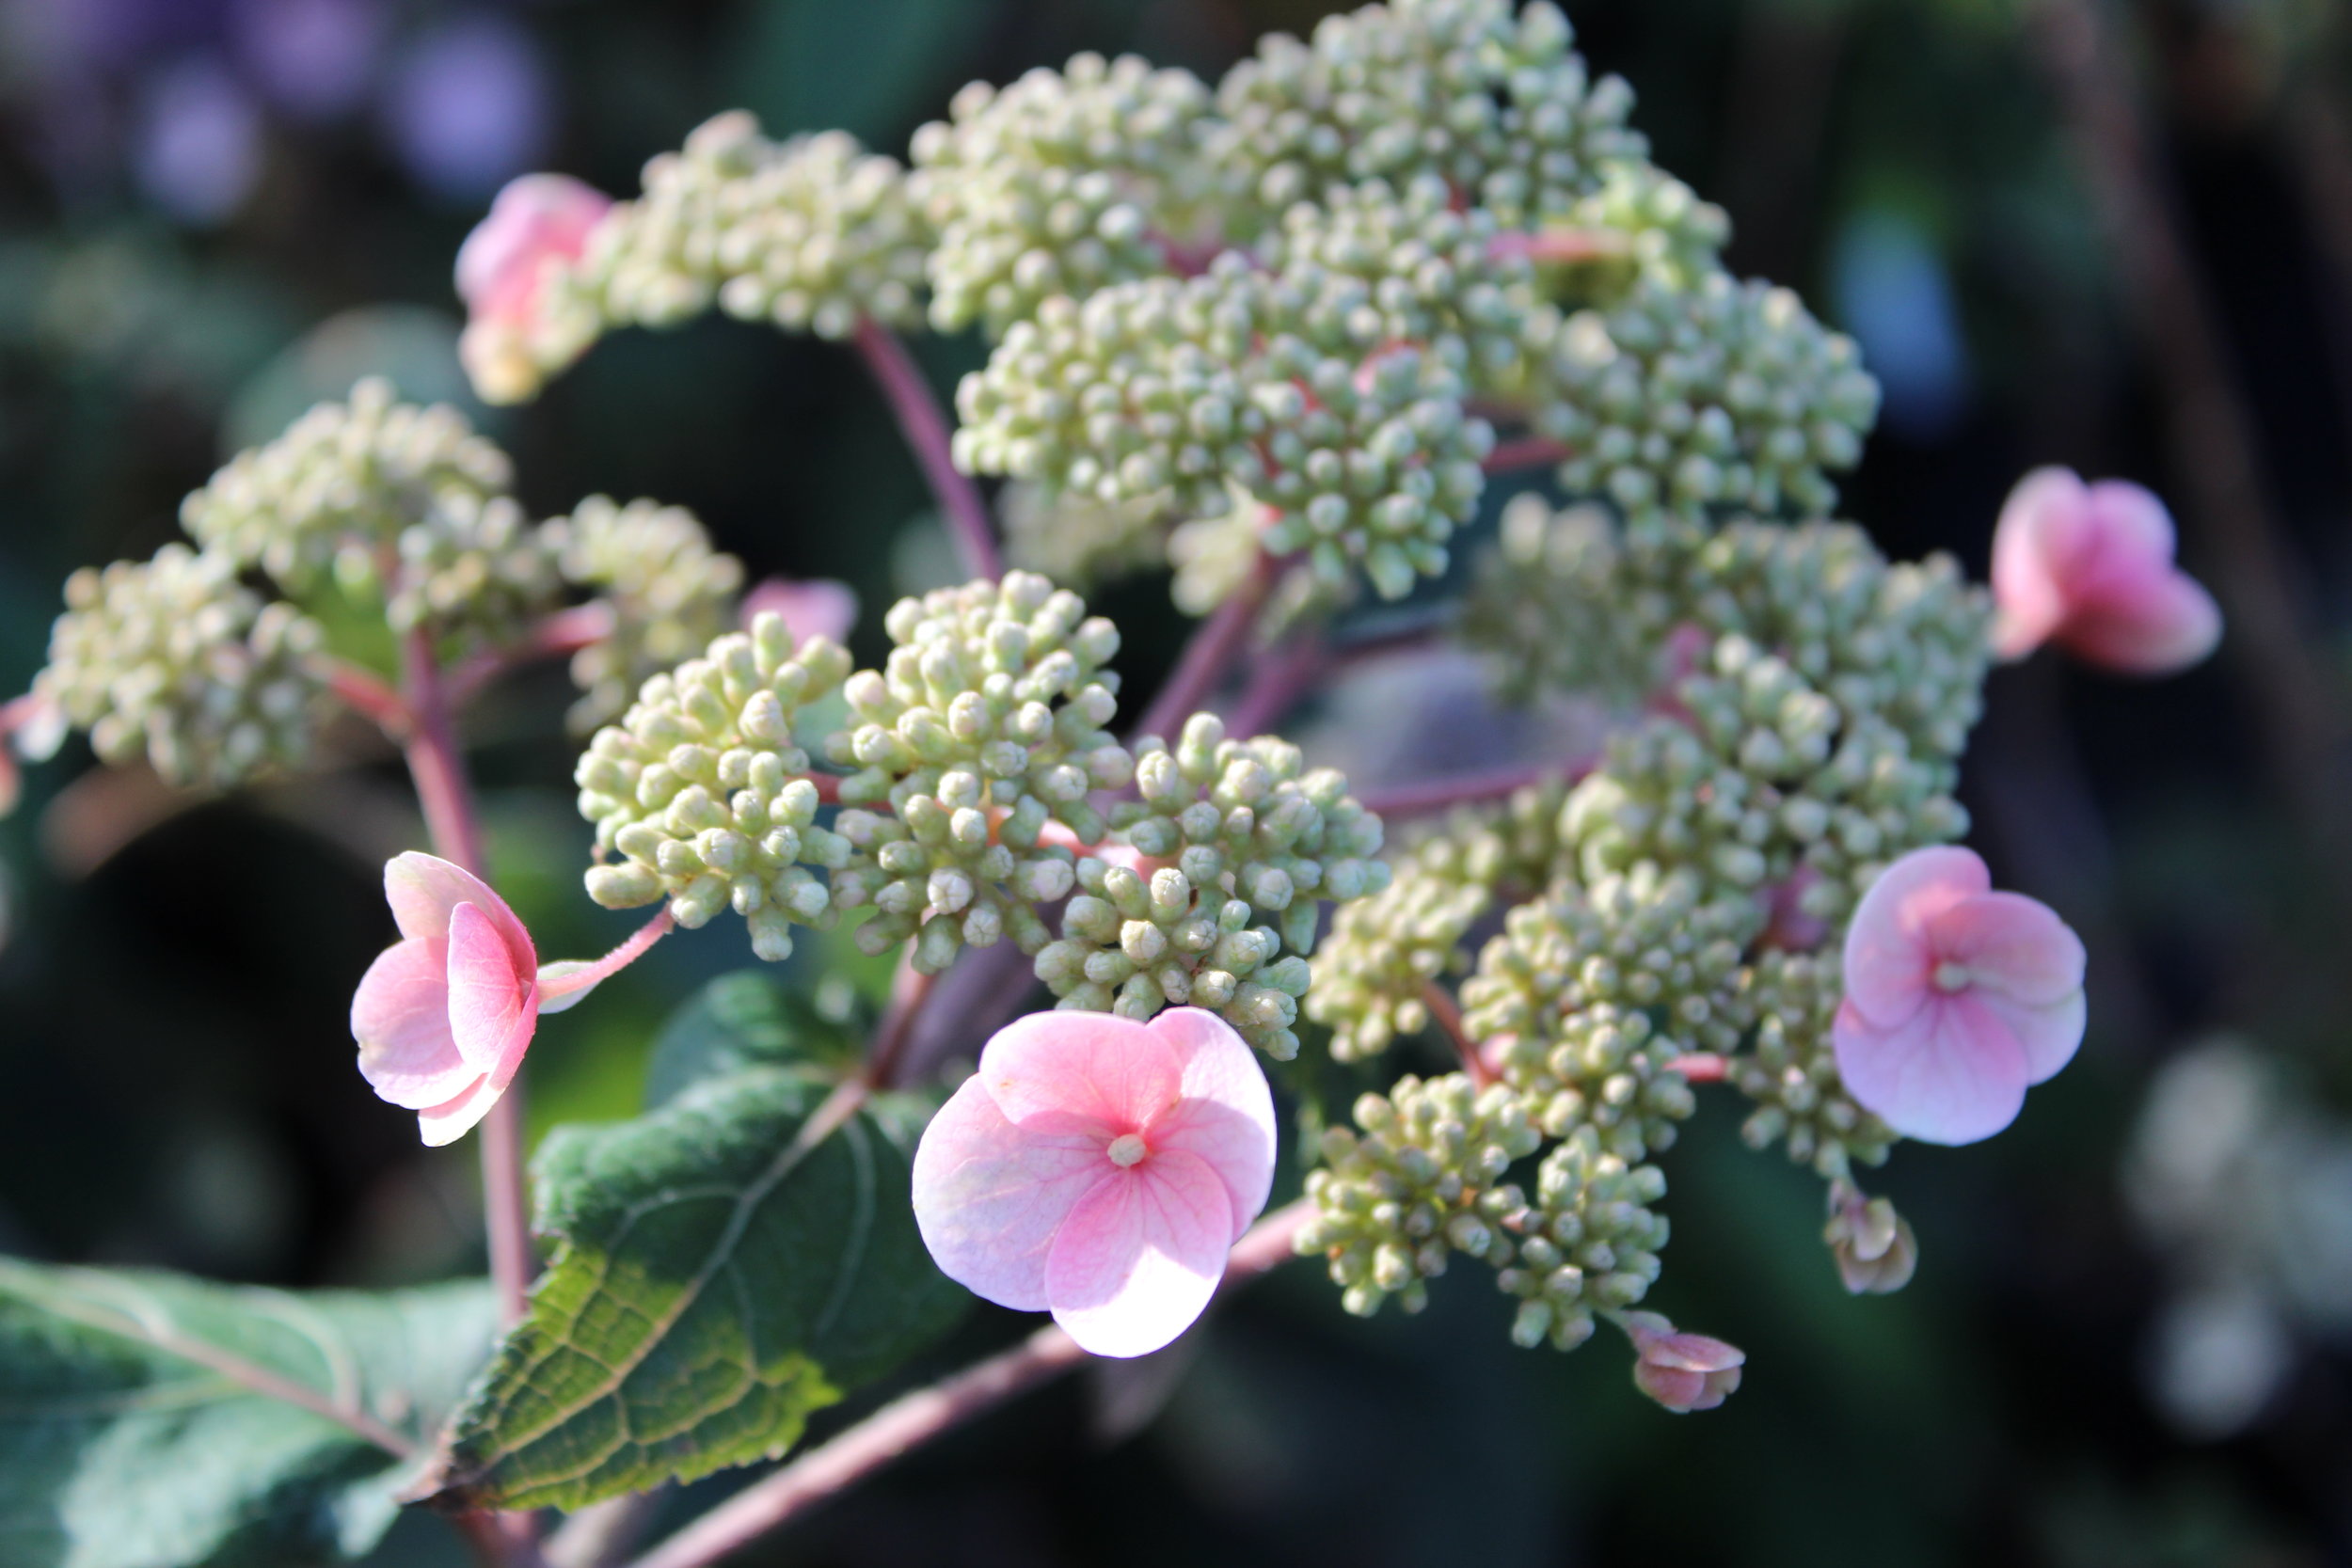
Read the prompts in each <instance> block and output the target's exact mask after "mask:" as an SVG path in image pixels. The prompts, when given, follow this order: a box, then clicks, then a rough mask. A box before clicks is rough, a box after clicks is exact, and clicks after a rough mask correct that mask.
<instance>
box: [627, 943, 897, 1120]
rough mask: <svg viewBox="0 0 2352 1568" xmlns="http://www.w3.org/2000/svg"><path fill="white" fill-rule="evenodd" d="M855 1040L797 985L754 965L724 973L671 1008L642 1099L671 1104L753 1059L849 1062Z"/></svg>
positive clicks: (795, 1063)
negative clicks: (781, 981) (789, 985)
mask: <svg viewBox="0 0 2352 1568" xmlns="http://www.w3.org/2000/svg"><path fill="white" fill-rule="evenodd" d="M856 1050H857V1041H856V1039H854V1038H853V1037H851V1035H850V1030H849V1028H848V1027H847V1026H846V1025H843V1024H840V1023H836V1022H832V1021H830V1020H828V1019H826V1018H824V1017H822V1016H820V1015H819V1014H818V1011H817V1009H816V1007H815V1006H812V1005H811V1004H810V1002H809V1001H808V999H807V997H805V996H804V995H803V994H802V993H801V992H800V991H797V990H790V989H788V988H787V987H784V986H780V985H778V984H777V983H776V982H775V981H774V980H772V979H771V978H770V977H769V976H768V975H767V974H765V973H763V972H761V971H759V970H756V969H739V970H737V971H736V972H735V973H734V974H722V975H720V976H719V977H718V978H717V979H716V980H713V981H711V982H710V984H708V985H707V986H705V987H703V989H702V990H700V991H698V992H696V993H695V995H694V999H693V1000H692V1001H691V1002H689V1003H687V1004H686V1006H683V1007H680V1008H679V1009H678V1010H677V1011H676V1012H675V1013H673V1014H671V1015H670V1018H669V1021H668V1022H665V1023H664V1024H662V1026H661V1033H660V1036H658V1037H656V1038H655V1040H654V1042H653V1059H652V1061H651V1062H650V1063H648V1064H647V1066H646V1069H645V1106H646V1108H647V1109H648V1110H650V1109H653V1108H654V1107H656V1106H660V1105H666V1104H668V1103H669V1102H670V1101H673V1100H675V1099H676V1098H677V1097H678V1096H679V1095H681V1094H683V1093H684V1092H685V1091H686V1090H687V1089H688V1088H690V1087H691V1086H692V1085H695V1084H698V1083H702V1082H703V1081H705V1080H707V1079H711V1078H723V1077H725V1076H727V1075H728V1074H730V1073H735V1072H740V1071H742V1070H744V1069H747V1068H755V1067H801V1068H807V1067H810V1066H812V1065H813V1064H815V1063H818V1062H820V1061H839V1062H844V1063H846V1062H848V1061H849V1060H850V1059H851V1058H852V1057H853V1056H854V1055H855V1053H856Z"/></svg>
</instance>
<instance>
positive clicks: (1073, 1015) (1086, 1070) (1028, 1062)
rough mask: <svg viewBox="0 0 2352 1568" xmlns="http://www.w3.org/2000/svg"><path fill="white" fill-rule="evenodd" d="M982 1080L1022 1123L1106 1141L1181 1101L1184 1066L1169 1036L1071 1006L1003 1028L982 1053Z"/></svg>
mask: <svg viewBox="0 0 2352 1568" xmlns="http://www.w3.org/2000/svg"><path fill="white" fill-rule="evenodd" d="M979 1079H980V1082H981V1083H982V1084H983V1085H986V1086H987V1089H988V1092H989V1095H990V1097H991V1098H992V1099H993V1100H994V1101H996V1108H997V1109H998V1110H1000V1111H1002V1112H1004V1114H1005V1116H1006V1117H1007V1118H1008V1119H1009V1120H1010V1121H1012V1122H1014V1123H1016V1124H1017V1125H1020V1126H1023V1127H1026V1128H1034V1129H1036V1130H1037V1131H1040V1132H1062V1131H1073V1132H1074V1131H1081V1130H1083V1131H1088V1132H1100V1133H1101V1135H1102V1136H1103V1137H1104V1139H1106V1140H1107V1139H1110V1138H1115V1137H1117V1136H1118V1135H1119V1134H1120V1133H1121V1132H1135V1131H1136V1130H1137V1129H1138V1128H1141V1127H1143V1126H1144V1125H1145V1124H1147V1123H1148V1122H1150V1121H1151V1120H1152V1117H1156V1116H1158V1115H1159V1114H1160V1113H1161V1112H1162V1111H1164V1110H1166V1109H1168V1106H1170V1105H1172V1104H1174V1103H1175V1101H1176V1097H1177V1095H1178V1094H1179V1093H1180V1092H1181V1091H1182V1088H1183V1085H1184V1069H1183V1067H1182V1065H1181V1064H1180V1063H1179V1062H1178V1061H1177V1059H1176V1053H1175V1052H1174V1051H1173V1050H1171V1049H1170V1048H1169V1046H1168V1041H1167V1040H1166V1039H1165V1038H1163V1037H1161V1036H1159V1035H1155V1034H1153V1033H1152V1031H1151V1030H1150V1029H1148V1028H1146V1027H1145V1026H1144V1025H1142V1024H1140V1023H1137V1022H1135V1021H1134V1020H1132V1019H1124V1018H1119V1017H1116V1016H1114V1015H1112V1014H1110V1013H1090V1012H1082V1011H1080V1010H1078V1009H1076V1008H1070V1007H1064V1008H1057V1009H1056V1010H1054V1011H1052V1012H1043V1013H1030V1014H1028V1015H1027V1016H1025V1017H1023V1018H1017V1019H1015V1020H1013V1021H1012V1022H1010V1023H1009V1024H1007V1025H1006V1026H1005V1027H1004V1028H1002V1029H1000V1030H998V1031H997V1032H996V1035H995V1037H994V1038H993V1039H991V1040H990V1041H989V1042H988V1045H987V1047H986V1049H984V1050H983V1051H982V1052H981V1053H980V1071H979Z"/></svg>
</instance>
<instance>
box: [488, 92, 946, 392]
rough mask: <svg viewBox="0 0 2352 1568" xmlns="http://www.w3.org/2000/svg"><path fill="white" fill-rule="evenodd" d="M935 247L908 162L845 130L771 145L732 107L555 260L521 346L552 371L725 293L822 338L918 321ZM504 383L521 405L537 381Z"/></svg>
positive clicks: (748, 309)
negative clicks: (864, 320) (574, 251)
mask: <svg viewBox="0 0 2352 1568" xmlns="http://www.w3.org/2000/svg"><path fill="white" fill-rule="evenodd" d="M930 244H931V239H930V232H929V230H928V229H927V228H926V227H925V225H924V224H923V222H922V220H921V218H920V216H919V214H917V212H916V210H915V206H914V201H913V200H912V198H910V196H909V193H908V189H907V181H906V172H905V170H904V169H902V168H901V167H900V166H899V165H898V161H897V160H896V159H893V158H888V157H884V156H882V155H881V154H879V153H873V152H867V151H866V150H864V149H862V148H860V147H859V146H858V143H857V140H856V138H855V137H853V136H851V135H848V134H847V133H846V132H840V131H828V132H824V133H822V134H820V135H809V136H795V137H793V138H791V139H790V140H788V141H784V142H776V141H771V140H770V139H769V138H767V137H765V136H763V135H760V132H759V122H758V121H757V120H756V119H755V118H753V116H751V115H750V114H748V113H746V112H744V111H742V110H733V111H730V112H728V113H726V114H723V115H720V116H718V117H717V118H716V119H711V120H709V121H708V122H707V123H705V124H704V125H701V126H699V127H697V128H696V129H695V131H694V132H693V133H692V134H691V135H689V136H688V137H687V138H686V144H685V146H684V147H683V148H682V149H680V150H678V151H676V152H674V153H663V154H661V155H660V156H659V157H657V158H655V159H654V160H653V161H652V162H650V163H648V164H647V165H646V166H645V174H644V194H643V195H642V196H641V197H639V198H637V199H636V200H634V201H625V202H620V203H617V204H616V205H614V207H613V208H612V211H611V212H610V213H608V214H605V216H604V217H603V218H602V219H601V220H600V221H599V222H598V223H597V225H596V228H595V229H594V230H592V231H591V232H590V234H589V236H588V240H587V244H586V246H585V248H584V249H583V250H582V252H581V254H580V257H579V258H578V259H577V260H576V261H568V262H564V261H554V262H550V263H549V264H548V267H547V277H548V286H547V288H546V290H545V292H544V293H543V295H542V296H541V297H540V298H539V300H538V301H537V302H536V303H535V305H534V307H533V309H532V319H531V321H530V322H529V323H528V324H526V329H525V332H524V340H525V347H526V350H527V352H528V354H529V356H530V358H531V360H532V362H533V363H534V364H535V365H536V366H537V369H538V372H539V374H540V375H541V376H545V375H547V374H549V373H552V372H555V371H558V370H561V369H562V368H563V367H564V366H565V365H568V364H569V363H570V362H571V361H572V360H574V359H576V358H578V357H579V356H580V354H582V353H584V352H585V351H586V349H587V348H588V346H589V344H590V343H592V342H594V341H596V338H597V337H598V336H600V335H601V334H602V333H603V332H605V331H606V330H607V329H609V328H611V327H614V326H620V325H641V326H671V325H676V324H678V323H680V322H683V321H686V320H688V319H690V318H691V317H693V316H696V315H700V314H701V313H702V312H704V311H706V310H707V309H711V307H712V306H713V305H716V306H717V307H718V308H719V309H723V310H724V311H726V312H727V313H728V314H729V315H732V316H737V317H740V318H742V319H743V320H746V321H764V322H768V323H771V324H772V325H776V326H779V327H782V328H784V329H785V330H787V331H791V332H809V333H814V334H816V335H817V336H818V337H820V338H847V337H849V336H850V333H852V332H853V331H855V330H856V328H857V324H858V321H859V319H860V318H861V317H871V318H873V319H874V320H875V321H878V322H882V323H883V324H885V325H892V326H908V325H914V324H915V323H917V322H919V321H920V320H921V319H922V309H923V307H922V288H923V264H924V257H925V256H926V255H927V254H928V252H929V250H930ZM489 390H491V388H485V395H486V394H487V392H488V391H489ZM499 390H501V391H502V392H503V393H504V394H505V396H504V397H503V398H502V399H501V401H514V400H516V399H517V398H522V397H528V396H530V395H532V393H533V392H535V391H536V390H537V386H536V384H535V383H533V382H529V381H525V382H521V383H518V384H517V385H515V386H512V387H508V388H499Z"/></svg>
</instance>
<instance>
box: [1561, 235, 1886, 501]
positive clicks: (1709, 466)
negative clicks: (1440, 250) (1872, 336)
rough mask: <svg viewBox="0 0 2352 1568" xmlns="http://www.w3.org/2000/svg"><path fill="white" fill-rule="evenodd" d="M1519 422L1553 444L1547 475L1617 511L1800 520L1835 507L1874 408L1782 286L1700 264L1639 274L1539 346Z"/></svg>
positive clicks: (1856, 369) (1845, 360)
mask: <svg viewBox="0 0 2352 1568" xmlns="http://www.w3.org/2000/svg"><path fill="white" fill-rule="evenodd" d="M1539 377H1540V379H1541V381H1542V383H1543V385H1544V391H1543V393H1542V395H1540V396H1539V397H1538V398H1537V399H1536V401H1535V404H1534V409H1533V413H1532V420H1531V422H1532V424H1533V425H1534V430H1535V432H1536V434H1538V435H1540V436H1549V437H1551V438H1552V439H1553V440H1555V441H1559V442H1562V443H1563V444H1565V446H1566V447H1567V448H1568V451H1569V455H1568V457H1567V459H1566V461H1565V462H1564V463H1562V464H1561V466H1560V482H1561V483H1562V484H1563V485H1564V486H1565V488H1566V489H1567V490H1568V491H1569V492H1571V493H1572V494H1577V495H1589V496H1598V497H1602V498H1605V499H1608V500H1609V501H1611V502H1612V503H1613V504H1614V505H1615V506H1617V507H1618V508H1619V509H1620V510H1622V511H1623V512H1624V513H1626V514H1627V515H1629V516H1632V517H1645V516H1647V515H1652V514H1655V513H1658V512H1661V511H1665V512H1673V513H1677V514H1683V515H1700V514H1702V513H1704V512H1706V511H1707V510H1708V509H1710V508H1724V509H1734V510H1743V511H1752V512H1757V513H1764V514H1772V513H1775V512H1779V511H1781V510H1783V509H1784V508H1788V509H1793V510H1795V511H1797V512H1799V513H1801V514H1803V515H1818V514H1820V513H1821V512H1824V511H1826V510H1828V509H1829V508H1830V507H1832V506H1834V505H1835V504H1836V499H1837V490H1836V486H1835V485H1834V484H1832V483H1830V481H1829V478H1828V472H1829V471H1830V470H1833V469H1838V468H1847V467H1852V465H1853V463H1854V461H1855V459H1856V458H1858V457H1859V456H1860V455H1861V453H1862V438H1863V436H1865V435H1866V434H1867V432H1868V430H1869V428H1870V426H1871V424H1872V423H1873V422H1874V421H1875V420H1877V418H1878V402H1879V392H1878V383H1877V382H1876V381H1874V380H1873V379H1872V378H1871V377H1870V374H1869V372H1867V371H1865V370H1863V368H1862V362H1861V358H1860V356H1859V354H1858V353H1857V351H1856V350H1855V348H1854V344H1853V341H1852V340H1851V339H1850V338H1847V337H1844V336H1842V335H1840V334H1838V333H1834V332H1831V331H1829V330H1827V329H1826V328H1824V327H1823V326H1822V325H1820V323H1819V322H1817V321H1815V320H1814V319H1813V317H1812V316H1811V315H1810V314H1809V313H1808V312H1807V311H1806V310H1805V309H1804V304H1803V303H1802V302H1801V301H1799V299H1798V298H1797V296H1796V295H1795V294H1794V293H1790V292H1789V291H1788V290H1787V289H1778V288H1772V287H1771V286H1769V285H1767V284H1763V283H1755V282H1750V283H1740V282H1738V281H1736V280H1735V279H1733V278H1732V277H1730V276H1729V275H1728V274H1725V273H1721V272H1714V273H1709V274H1708V275H1707V276H1706V277H1703V278H1701V279H1699V280H1698V281H1697V282H1695V283H1693V284H1691V285H1688V286H1677V285H1675V284H1672V283H1670V282H1667V281H1665V280H1663V279H1662V278H1651V279H1645V281H1644V282H1642V283H1641V284H1640V285H1639V286H1638V287H1636V288H1635V289H1634V291H1633V292H1632V293H1631V294H1630V295H1629V297H1628V298H1627V299H1626V300H1625V301H1624V302H1623V303H1621V304H1619V305H1616V306H1614V307H1613V308H1611V309H1588V310H1581V311H1579V312H1577V313H1576V314H1574V315H1571V316H1569V317H1567V318H1566V319H1565V321H1562V322H1560V323H1559V324H1558V325H1557V326H1556V328H1554V329H1553V330H1552V331H1551V333H1550V335H1549V341H1548V343H1546V344H1545V345H1544V353H1543V358H1542V364H1541V369H1540V372H1539Z"/></svg>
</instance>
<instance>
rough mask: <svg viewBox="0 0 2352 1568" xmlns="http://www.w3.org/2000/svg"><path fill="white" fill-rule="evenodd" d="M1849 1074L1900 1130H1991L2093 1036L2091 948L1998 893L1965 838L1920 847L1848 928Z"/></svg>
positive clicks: (1842, 1023)
mask: <svg viewBox="0 0 2352 1568" xmlns="http://www.w3.org/2000/svg"><path fill="white" fill-rule="evenodd" d="M1845 981H1846V999H1845V1002H1844V1003H1843V1004H1842V1005H1841V1006H1839V1008H1838V1010H1837V1019H1836V1049H1837V1071H1838V1076H1839V1077H1840V1078H1842V1079H1843V1080H1844V1081H1845V1085H1846V1089H1847V1091H1848V1092H1849V1093H1851V1095H1852V1096H1853V1098H1854V1100H1855V1101H1857V1102H1858V1103H1860V1104H1861V1105H1863V1106H1864V1107H1866V1108H1867V1109H1868V1110H1870V1111H1872V1112H1874V1113H1876V1114H1877V1116H1878V1117H1879V1118H1880V1119H1881V1120H1883V1121H1884V1122H1885V1123H1886V1124H1887V1125H1888V1126H1889V1127H1891V1128H1893V1129H1894V1130H1895V1131H1896V1132H1900V1133H1903V1134H1904V1135H1905V1136H1907V1137H1913V1138H1918V1139H1921V1140H1923V1141H1925V1142H1928V1143H1939V1144H1964V1143H1974V1142H1976V1141H1977V1140H1978V1139H1979V1138H1987V1137H1991V1136H1992V1135H1993V1134H1994V1133H1995V1132H1999V1131H2000V1130H2001V1129H2002V1128H2004V1127H2007V1126H2008V1125H2009V1124H2010V1122H2011V1121H2014V1120H2015V1119H2016V1118H2017V1113H2018V1111H2019V1110H2020V1109H2021V1108H2022V1107H2023V1106H2024V1104H2025V1101H2026V1086H2027V1085H2032V1084H2039V1083H2041V1082H2042V1080H2044V1079H2046V1078H2048V1077H2049V1076H2050V1075H2051V1074H2052V1073H2055V1072H2056V1071H2058V1069H2060V1068H2062V1067H2064V1066H2065V1065H2066V1064H2067V1063H2068V1061H2070V1060H2072V1059H2073V1057H2074V1050H2075V1047H2076V1046H2078V1045H2080V1044H2081V1043H2082V1037H2083V1018H2084V1000H2083V944H2082V942H2081V940H2080V939H2079V938H2077V937H2076V936H2075V935H2074V932H2073V931H2072V930H2070V929H2068V928H2067V926H2066V923H2065V922H2064V921H2062V920H2060V919H2059V918H2058V916H2057V915H2056V914H2054V913H2052V912H2051V911H2050V910H2049V909H2048V908H2047V907H2046V906H2044V905H2042V904H2040V903H2037V902H2035V901H2034V900H2033V899H2031V898H2027V897H2026V896H2025V895H2022V894H2016V893H1995V892H1994V891H1993V879H1992V877H1991V876H1990V874H1988V873H1987V872H1986V870H1985V866H1984V862H1982V861H1980V860H1979V859H1978V858H1977V857H1976V855H1974V854H1973V853H1971V852H1970V851H1968V850H1966V849H1963V848H1958V847H1940V848H1933V849H1915V850H1914V851H1912V852H1911V853H1910V854H1908V855H1905V856H1904V857H1903V858H1902V859H1900V860H1899V861H1897V862H1896V863H1894V864H1893V865H1891V866H1888V867H1887V868H1886V870H1885V871H1884V872H1883V873H1882V874H1881V875H1880V877H1879V879H1878V880H1877V881H1875V882H1873V883H1871V884H1870V890H1869V891H1868V892H1867V893H1866V894H1865V895H1863V897H1862V902H1861V904H1860V906H1859V907H1857V908H1856V909H1855V911H1854V915H1853V923H1852V925H1851V926H1850V927H1847V931H1846V952H1845Z"/></svg>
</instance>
